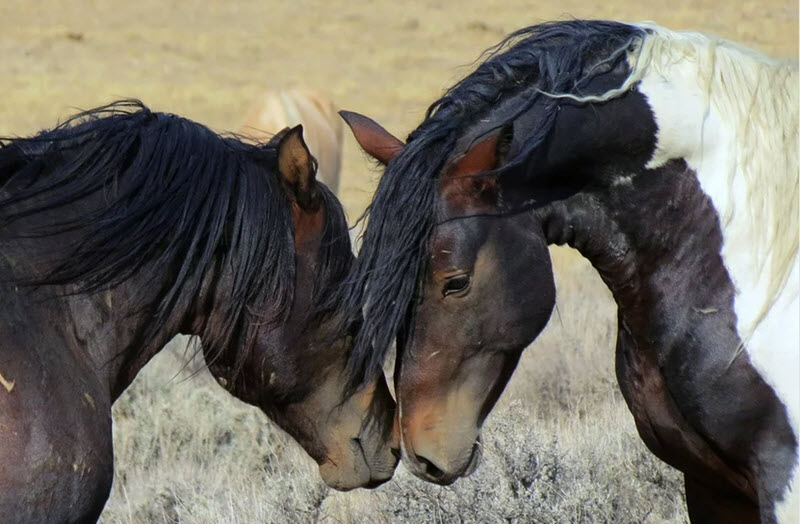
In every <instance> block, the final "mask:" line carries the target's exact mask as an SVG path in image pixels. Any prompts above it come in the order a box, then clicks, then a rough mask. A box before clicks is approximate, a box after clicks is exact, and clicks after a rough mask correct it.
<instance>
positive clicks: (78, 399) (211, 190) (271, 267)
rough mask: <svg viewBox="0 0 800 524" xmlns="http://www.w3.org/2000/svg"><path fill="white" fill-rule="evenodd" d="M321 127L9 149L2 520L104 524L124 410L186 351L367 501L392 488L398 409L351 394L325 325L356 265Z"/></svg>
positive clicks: (55, 140) (92, 128)
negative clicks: (321, 164) (118, 412)
mask: <svg viewBox="0 0 800 524" xmlns="http://www.w3.org/2000/svg"><path fill="white" fill-rule="evenodd" d="M315 170H316V161H315V160H314V159H313V157H312V156H311V155H310V154H309V152H308V149H307V147H306V146H305V143H304V142H303V138H302V127H301V126H298V127H295V128H293V129H286V130H283V131H282V132H281V133H278V134H277V135H276V136H275V138H274V139H273V140H271V141H270V142H269V143H267V144H260V145H251V144H246V143H244V142H241V141H240V140H239V139H237V138H234V137H222V136H220V135H217V134H216V133H214V132H212V131H211V130H209V129H208V128H206V127H204V126H202V125H200V124H197V123H195V122H192V121H190V120H187V119H184V118H181V117H179V116H176V115H171V114H165V113H158V112H152V111H151V110H149V109H148V108H147V107H145V106H144V105H142V104H141V103H140V102H138V101H121V102H117V103H114V104H112V105H109V106H105V107H102V108H99V109H95V110H91V111H88V112H85V113H82V114H80V115H78V116H77V117H75V118H72V119H70V120H68V121H67V122H65V123H64V124H62V125H59V126H57V127H55V128H54V129H52V130H49V131H43V132H41V133H39V134H37V135H35V136H33V137H30V138H17V139H10V140H5V141H4V143H3V145H2V148H0V316H1V319H2V320H1V321H0V385H1V386H2V387H0V443H1V444H0V515H2V520H3V522H84V521H94V520H96V519H97V518H98V516H99V515H100V512H101V511H102V509H103V506H104V504H105V501H106V499H107V497H108V494H109V490H110V488H111V483H112V477H113V452H112V438H111V431H112V421H111V405H112V403H113V402H114V401H115V400H116V399H117V398H118V397H119V396H120V394H121V393H122V392H123V391H124V390H125V388H127V387H128V386H129V385H130V383H131V381H132V380H133V379H134V377H135V376H136V374H137V373H138V372H139V370H141V369H142V367H143V366H144V365H145V364H146V363H147V362H148V361H149V360H150V359H151V358H152V357H153V355H155V354H156V353H157V352H158V351H159V350H160V349H161V348H162V347H163V346H164V345H165V344H166V342H167V341H169V340H170V339H171V338H172V337H173V336H175V335H176V334H178V333H183V334H189V335H194V336H196V337H199V339H200V341H201V342H202V352H203V354H204V357H205V360H206V362H207V365H208V366H209V368H210V371H211V373H212V374H213V375H214V377H215V378H216V380H217V381H218V382H219V383H220V385H222V386H223V387H224V388H225V389H226V390H227V391H228V392H230V393H231V394H233V395H234V396H236V397H238V398H239V399H241V400H243V401H245V402H247V403H250V404H253V405H255V406H258V407H259V408H261V409H262V410H263V411H264V412H265V413H266V414H267V415H268V416H269V417H270V418H272V420H274V421H275V422H276V423H277V424H278V425H279V426H280V427H281V428H283V429H284V430H286V431H287V432H288V433H289V434H290V435H291V436H292V437H294V438H295V439H296V440H297V441H298V442H299V443H300V444H301V445H302V446H303V448H304V449H305V450H306V451H307V452H308V454H309V455H310V456H311V457H312V458H313V459H315V460H316V461H317V462H318V463H319V470H320V473H321V475H322V478H323V480H324V481H325V482H326V483H327V484H328V485H329V486H331V487H334V488H336V489H341V490H347V489H351V488H355V487H359V486H367V487H370V486H375V485H378V484H380V483H382V482H384V481H386V480H388V479H389V478H390V477H391V475H392V473H393V470H394V467H395V465H396V462H397V458H395V454H394V452H393V451H392V449H391V441H390V438H391V429H392V423H393V420H392V419H393V417H394V413H393V411H394V408H393V400H392V399H391V396H390V394H389V391H388V388H387V386H386V384H385V381H384V380H382V379H378V380H376V381H372V382H370V383H369V384H367V385H366V386H365V387H364V388H362V389H360V390H358V391H356V392H355V394H352V395H351V394H350V392H351V391H352V390H351V389H349V388H346V387H345V386H346V375H345V373H344V370H345V366H344V364H345V358H346V355H347V352H348V349H349V345H350V342H351V340H352V335H353V331H352V329H351V330H350V331H349V332H347V333H345V334H343V335H341V336H340V335H338V334H337V332H336V331H335V329H334V326H338V325H339V324H340V322H339V321H338V320H337V319H336V318H335V314H334V312H333V310H332V308H330V307H327V306H326V307H323V306H322V304H325V303H326V301H327V300H328V299H327V297H329V296H331V293H332V290H333V289H335V288H336V286H337V285H338V281H339V280H340V279H341V278H343V277H344V275H345V274H346V273H347V271H348V268H349V266H350V264H351V263H352V259H353V256H352V254H351V250H350V245H349V240H348V234H347V224H346V222H345V219H344V214H343V211H342V209H341V206H340V204H339V203H338V201H337V200H336V198H335V197H334V196H333V194H332V193H331V192H330V190H329V189H327V188H326V187H325V185H324V184H321V183H319V182H317V181H316V180H315Z"/></svg>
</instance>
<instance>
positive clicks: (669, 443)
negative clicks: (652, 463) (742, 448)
mask: <svg viewBox="0 0 800 524" xmlns="http://www.w3.org/2000/svg"><path fill="white" fill-rule="evenodd" d="M616 373H617V380H618V381H619V385H620V389H621V391H622V394H623V397H624V398H625V401H626V402H627V404H628V408H629V409H630V411H631V413H632V414H633V418H634V421H635V423H636V429H637V431H638V432H639V435H640V437H641V438H642V440H643V441H644V443H645V444H646V445H647V447H648V448H649V449H650V451H652V452H653V453H654V454H655V455H656V456H658V457H659V458H660V459H661V460H663V461H665V462H666V463H668V464H670V465H671V466H673V467H675V468H677V469H679V470H680V471H682V472H684V473H685V474H686V475H687V476H690V477H693V478H695V479H699V480H700V481H701V482H710V483H712V485H718V484H719V483H720V481H723V482H726V483H727V484H728V486H729V488H730V489H733V490H735V491H738V492H739V493H742V494H744V495H746V496H747V497H749V498H751V499H753V500H755V498H756V496H755V492H754V490H753V487H752V485H751V482H750V481H749V480H748V479H747V478H746V477H745V476H744V475H742V474H741V473H740V472H738V471H735V470H734V469H732V468H731V467H729V466H728V465H727V464H726V463H725V462H724V461H723V460H722V459H721V458H720V456H719V455H718V454H717V452H716V451H715V450H714V449H712V447H711V446H710V445H709V443H708V442H707V441H706V440H705V439H704V438H703V437H702V436H701V435H700V434H699V433H698V432H697V430H696V429H695V428H694V427H692V425H691V424H690V423H689V422H688V421H687V420H686V418H685V417H684V416H683V415H682V414H681V412H680V410H679V409H678V407H677V406H676V404H675V402H674V400H673V399H672V396H671V394H670V392H669V389H668V388H667V384H666V380H665V377H664V375H663V373H662V371H661V369H660V367H659V365H658V363H657V362H656V360H655V357H654V356H653V352H652V351H648V350H647V349H646V348H641V347H639V346H638V345H637V342H636V341H635V340H634V338H633V335H632V334H631V332H630V330H629V329H628V328H627V326H625V324H624V322H623V321H620V324H619V333H618V338H617V354H616Z"/></svg>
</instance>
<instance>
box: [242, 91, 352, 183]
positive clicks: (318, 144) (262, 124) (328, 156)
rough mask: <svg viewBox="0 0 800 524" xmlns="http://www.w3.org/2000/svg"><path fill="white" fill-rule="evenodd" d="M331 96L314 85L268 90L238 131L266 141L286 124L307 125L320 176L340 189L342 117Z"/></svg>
mask: <svg viewBox="0 0 800 524" xmlns="http://www.w3.org/2000/svg"><path fill="white" fill-rule="evenodd" d="M336 111H337V109H336V106H335V105H334V104H333V102H332V101H331V100H330V98H329V97H328V96H327V95H325V94H323V93H321V92H319V91H315V90H312V89H299V88H296V89H286V90H281V91H265V92H264V93H262V94H260V95H259V96H258V97H257V98H256V99H255V100H254V101H253V102H252V104H251V105H250V107H249V108H248V109H247V113H246V115H245V118H244V122H243V123H242V124H241V125H240V126H239V127H238V131H237V132H238V133H239V134H240V135H241V136H242V137H243V138H244V139H245V140H247V141H254V142H264V141H267V140H269V139H270V137H272V135H273V134H275V133H276V132H278V131H280V130H281V129H284V128H286V127H293V126H296V125H302V126H303V135H304V137H305V140H306V143H307V144H308V149H309V150H310V151H311V154H312V155H314V158H316V159H317V161H318V162H319V171H318V174H317V178H318V179H319V180H320V181H321V182H323V183H324V184H325V185H326V186H328V189H330V190H331V191H333V193H334V194H337V193H338V191H339V179H340V178H341V174H340V170H341V165H342V120H341V119H340V118H339V115H338V114H337V113H336Z"/></svg>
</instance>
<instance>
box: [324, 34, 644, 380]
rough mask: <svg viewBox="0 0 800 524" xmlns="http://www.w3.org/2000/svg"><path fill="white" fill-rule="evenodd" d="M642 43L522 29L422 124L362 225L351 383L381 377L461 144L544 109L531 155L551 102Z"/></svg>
mask: <svg viewBox="0 0 800 524" xmlns="http://www.w3.org/2000/svg"><path fill="white" fill-rule="evenodd" d="M644 35H645V31H644V30H643V29H641V28H638V27H635V26H631V25H627V24H622V23H619V22H606V21H579V20H572V21H566V22H552V23H546V24H540V25H537V26H532V27H528V28H525V29H521V30H519V31H517V32H515V33H513V34H511V35H509V36H508V37H507V38H506V39H504V40H503V41H502V42H500V43H499V44H498V45H497V46H495V47H493V48H491V49H490V50H489V51H487V53H488V58H487V59H486V60H485V61H484V62H483V63H482V64H480V65H479V66H478V67H477V69H476V70H475V71H474V72H473V73H472V74H470V75H468V76H467V77H466V78H464V79H463V80H461V81H460V82H458V83H457V84H456V85H454V86H453V87H452V88H450V89H449V90H448V91H447V92H446V93H445V94H444V95H443V96H442V98H440V99H439V100H437V101H436V102H434V103H433V104H432V105H431V106H430V107H429V108H428V111H427V113H426V118H425V120H424V121H423V122H422V124H420V126H419V127H418V128H417V129H416V130H414V131H413V132H412V133H411V134H410V135H409V137H408V142H407V144H406V146H405V148H404V149H403V150H402V152H401V153H400V154H399V155H398V156H397V157H395V158H394V159H393V160H392V161H391V162H390V163H389V165H388V166H387V168H386V170H385V172H384V175H383V177H382V178H381V181H380V183H379V185H378V189H377V191H376V192H375V195H374V197H373V200H372V203H371V204H370V206H369V208H368V209H367V211H366V212H365V214H364V216H363V217H362V220H363V219H364V218H367V217H368V219H369V220H368V224H367V227H366V230H365V233H364V237H363V244H362V247H361V251H360V253H359V257H358V261H357V263H356V265H355V269H354V271H353V272H352V273H351V275H350V278H349V279H348V281H347V282H346V283H345V285H344V286H343V296H342V297H341V303H340V307H342V308H343V309H344V310H345V311H346V312H347V314H348V315H349V316H350V318H352V317H354V316H359V317H360V316H361V315H362V312H363V317H364V320H363V324H362V326H361V329H360V331H359V334H358V335H357V337H356V340H355V344H354V347H353V350H352V352H351V355H350V360H349V363H348V370H349V372H350V376H351V378H352V380H353V381H355V382H360V381H363V380H364V379H366V378H369V377H372V376H374V375H376V374H378V373H380V372H381V369H382V365H383V361H384V359H385V356H386V354H387V353H388V351H389V349H390V347H391V344H392V341H393V339H394V337H395V336H396V334H397V333H398V331H399V330H400V329H401V328H402V326H403V325H404V322H406V320H407V313H408V310H409V307H410V305H411V303H412V300H413V297H414V294H415V291H416V285H417V281H418V277H419V275H420V271H421V267H422V264H423V263H424V261H425V260H426V259H427V256H428V242H429V238H430V235H431V232H432V230H433V227H434V225H435V222H436V217H435V208H436V198H437V187H438V177H439V175H440V171H441V170H442V168H443V166H444V165H445V163H446V161H447V160H448V158H450V156H451V155H452V154H453V153H454V148H455V147H456V144H457V142H458V140H459V138H460V137H462V136H463V135H464V134H465V133H466V132H468V131H469V130H470V129H473V128H475V127H481V128H486V127H487V126H491V127H492V128H499V127H501V126H503V125H505V124H506V123H508V122H511V121H513V120H514V119H515V118H516V117H518V116H519V115H521V114H522V113H523V112H524V111H526V110H527V109H529V108H530V107H531V106H532V105H533V104H534V103H536V102H542V103H543V104H544V105H545V107H546V111H545V113H546V115H545V116H546V117H545V118H543V119H542V122H541V125H540V129H539V130H537V132H536V133H534V135H533V136H532V137H530V140H529V142H528V144H527V145H526V149H527V150H530V149H532V148H534V147H536V146H538V145H540V144H541V143H542V142H543V141H544V140H545V139H546V137H547V136H548V134H549V132H550V131H551V129H552V126H553V123H554V118H552V117H553V115H554V114H555V111H556V110H557V107H556V105H557V104H556V100H557V97H556V96H553V95H555V94H560V95H564V96H583V95H584V93H582V88H583V87H584V86H585V84H586V83H588V81H590V80H591V79H592V78H595V77H596V76H597V75H599V74H602V73H604V72H607V71H609V70H611V69H613V67H614V66H615V65H616V64H617V63H619V62H620V61H624V60H626V58H627V55H626V54H625V52H626V51H628V50H632V49H635V48H636V46H637V45H638V43H639V42H640V40H641V39H642V38H643V37H644ZM621 89H622V87H621ZM520 93H527V94H528V95H529V96H528V98H527V100H526V101H525V103H524V104H522V105H521V106H520V107H519V109H518V110H517V111H516V112H514V113H513V114H510V115H505V116H504V117H503V118H502V119H498V118H497V115H494V114H492V110H493V109H495V108H496V107H497V105H498V101H499V100H500V99H502V98H503V97H505V96H508V95H511V94H513V95H519V94H520ZM612 96H614V93H610V94H608V97H612ZM486 121H488V122H489V123H488V124H487V123H486ZM515 161H518V159H509V162H515Z"/></svg>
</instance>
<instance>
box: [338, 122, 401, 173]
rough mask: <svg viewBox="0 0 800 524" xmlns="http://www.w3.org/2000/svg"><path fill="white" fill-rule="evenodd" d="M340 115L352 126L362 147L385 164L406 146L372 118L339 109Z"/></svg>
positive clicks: (351, 128)
mask: <svg viewBox="0 0 800 524" xmlns="http://www.w3.org/2000/svg"><path fill="white" fill-rule="evenodd" d="M339 115H340V116H341V117H342V118H343V119H344V121H345V122H346V123H347V125H348V126H350V130H351V131H352V132H353V136H355V137H356V141H357V142H358V144H359V145H360V146H361V148H362V149H364V151H366V152H367V154H368V155H370V156H371V157H372V158H374V159H375V160H377V161H378V162H380V163H381V164H383V165H386V164H388V163H389V161H390V160H392V159H393V158H394V157H395V156H397V153H399V152H400V151H402V150H403V148H404V147H405V144H404V143H403V141H402V140H400V139H399V138H397V137H396V136H394V135H393V134H391V133H390V132H388V131H387V130H385V129H384V128H383V127H381V125H380V124H378V123H377V122H376V121H374V120H372V119H371V118H367V117H365V116H364V115H359V114H358V113H353V112H352V111H339Z"/></svg>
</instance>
